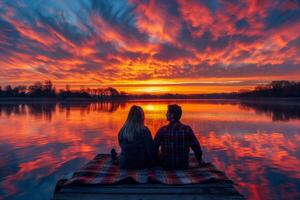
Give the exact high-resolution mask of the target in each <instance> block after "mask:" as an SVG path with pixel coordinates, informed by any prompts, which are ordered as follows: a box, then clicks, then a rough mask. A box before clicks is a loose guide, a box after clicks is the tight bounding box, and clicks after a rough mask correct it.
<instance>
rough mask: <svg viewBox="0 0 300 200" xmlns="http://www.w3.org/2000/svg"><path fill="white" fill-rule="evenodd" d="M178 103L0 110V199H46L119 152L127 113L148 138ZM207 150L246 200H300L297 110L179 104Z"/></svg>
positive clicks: (24, 106) (284, 105)
mask: <svg viewBox="0 0 300 200" xmlns="http://www.w3.org/2000/svg"><path fill="white" fill-rule="evenodd" d="M174 102H175V101H172V100H170V101H136V102H123V103H77V104H75V103H73V104H62V103H57V104H55V103H53V104H41V103H38V104H27V103H26V104H20V103H15V104H13V103H11V104H7V103H6V104H4V103H1V104H0V200H2V199H24V200H27V199H30V200H35V199H49V198H50V197H51V196H52V193H53V190H54V186H55V183H56V181H57V180H58V179H59V178H62V177H64V176H66V175H67V174H70V173H72V172H73V171H74V170H76V169H78V168H80V167H81V166H82V165H83V164H84V163H86V162H87V161H88V160H89V159H92V158H93V157H94V156H95V155H96V154H97V153H108V152H109V151H110V149H111V148H112V147H115V148H117V149H118V150H119V148H118V144H117V133H118V130H119V129H120V127H121V126H122V124H123V122H124V121H125V119H126V117H127V113H128V110H129V108H130V107H131V106H132V105H134V104H136V105H140V106H142V107H143V109H144V111H145V115H146V121H145V122H146V125H147V126H148V127H149V128H150V130H151V131H152V134H153V136H154V135H155V133H156V131H157V129H158V128H159V127H160V126H162V125H164V124H167V122H166V120H165V113H166V109H167V105H168V104H170V103H174ZM176 103H178V104H180V105H181V106H182V108H183V111H184V113H183V117H182V122H183V123H186V124H189V125H190V126H191V127H192V128H193V130H194V132H195V134H196V136H197V138H198V140H199V141H200V144H201V146H202V149H203V152H204V160H205V161H207V162H213V163H214V164H215V165H216V166H217V167H218V168H219V169H220V170H224V171H225V172H226V174H227V176H229V178H231V179H232V180H234V181H235V182H236V183H238V184H239V186H238V189H239V191H240V192H241V193H242V194H244V195H245V196H246V197H248V198H249V199H300V104H297V103H295V102H294V103H287V102H285V103H274V102H273V103H271V102H269V103H257V102H243V103H239V102H236V101H193V100H189V101H176Z"/></svg>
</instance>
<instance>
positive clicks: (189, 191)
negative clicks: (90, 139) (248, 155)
mask: <svg viewBox="0 0 300 200" xmlns="http://www.w3.org/2000/svg"><path fill="white" fill-rule="evenodd" d="M71 199H74V200H79V199H80V200H93V199H95V200H96V199H103V200H121V199H124V200H179V199H182V200H204V199H209V200H225V199H226V200H243V199H245V198H244V197H243V196H242V195H241V194H240V193H239V192H238V191H237V190H236V188H235V187H234V186H233V184H230V183H206V184H189V185H165V184H113V185H82V186H63V187H61V188H57V190H56V192H55V194H54V195H53V198H52V200H71Z"/></svg>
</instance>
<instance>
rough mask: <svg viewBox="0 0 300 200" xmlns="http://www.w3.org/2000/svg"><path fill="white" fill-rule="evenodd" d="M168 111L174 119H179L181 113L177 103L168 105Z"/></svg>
mask: <svg viewBox="0 0 300 200" xmlns="http://www.w3.org/2000/svg"><path fill="white" fill-rule="evenodd" d="M168 111H169V113H170V114H172V115H173V118H174V120H176V121H179V120H180V118H181V115H182V110H181V107H180V106H179V105H177V104H172V105H168Z"/></svg>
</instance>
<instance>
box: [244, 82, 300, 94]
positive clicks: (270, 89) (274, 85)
mask: <svg viewBox="0 0 300 200" xmlns="http://www.w3.org/2000/svg"><path fill="white" fill-rule="evenodd" d="M238 96H239V97H300V82H295V81H284V80H283V81H272V82H271V83H269V84H266V85H263V86H257V87H256V88H255V89H254V90H253V91H245V92H240V93H239V94H238Z"/></svg>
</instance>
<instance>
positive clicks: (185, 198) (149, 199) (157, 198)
mask: <svg viewBox="0 0 300 200" xmlns="http://www.w3.org/2000/svg"><path fill="white" fill-rule="evenodd" d="M71 199H72V200H96V199H103V200H170V199H172V200H179V199H180V200H225V199H226V200H244V198H243V197H241V196H239V195H195V194H188V195H187V194H183V195H181V194H165V195H161V194H147V195H145V194H141V195H140V194H132V195H128V194H115V195H110V194H57V195H55V196H54V198H53V199H52V200H71Z"/></svg>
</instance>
